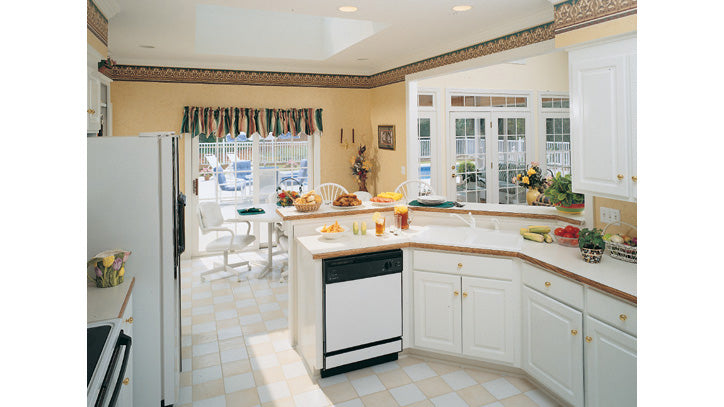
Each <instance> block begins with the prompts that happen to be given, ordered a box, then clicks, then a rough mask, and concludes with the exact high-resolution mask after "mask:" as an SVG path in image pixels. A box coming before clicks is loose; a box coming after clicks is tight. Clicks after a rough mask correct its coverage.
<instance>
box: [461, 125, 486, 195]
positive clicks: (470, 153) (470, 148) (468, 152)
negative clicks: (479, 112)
mask: <svg viewBox="0 0 724 407" xmlns="http://www.w3.org/2000/svg"><path fill="white" fill-rule="evenodd" d="M485 123H486V119H484V118H478V119H473V118H464V119H455V191H456V199H457V200H458V201H460V202H485V201H486V189H485V175H486V171H485V169H486V161H485V153H486V149H485V128H486V127H485Z"/></svg>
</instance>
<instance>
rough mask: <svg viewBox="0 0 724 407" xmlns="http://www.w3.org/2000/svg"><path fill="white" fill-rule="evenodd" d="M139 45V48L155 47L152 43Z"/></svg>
mask: <svg viewBox="0 0 724 407" xmlns="http://www.w3.org/2000/svg"><path fill="white" fill-rule="evenodd" d="M139 47H141V48H149V49H150V48H156V47H154V46H153V45H139Z"/></svg>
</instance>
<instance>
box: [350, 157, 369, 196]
mask: <svg viewBox="0 0 724 407" xmlns="http://www.w3.org/2000/svg"><path fill="white" fill-rule="evenodd" d="M365 151H367V147H365V146H360V147H359V149H358V150H357V155H355V156H354V157H352V159H351V160H350V162H351V163H352V175H354V176H355V178H356V179H357V185H358V188H359V190H360V191H367V176H368V175H369V172H370V163H369V161H367V159H366V158H365Z"/></svg>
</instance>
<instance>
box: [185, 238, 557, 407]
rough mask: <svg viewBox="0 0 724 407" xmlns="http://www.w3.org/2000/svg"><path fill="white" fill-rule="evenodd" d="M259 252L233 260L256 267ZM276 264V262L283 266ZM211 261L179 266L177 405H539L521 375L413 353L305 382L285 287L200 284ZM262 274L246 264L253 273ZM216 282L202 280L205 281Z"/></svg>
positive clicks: (273, 280)
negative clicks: (290, 336) (292, 339)
mask: <svg viewBox="0 0 724 407" xmlns="http://www.w3.org/2000/svg"><path fill="white" fill-rule="evenodd" d="M265 253H266V252H265V251H259V252H250V253H244V254H243V255H232V256H230V257H231V258H230V261H239V260H240V259H237V258H236V257H237V256H238V257H241V258H242V259H251V260H252V261H260V260H263V259H264V258H265ZM283 260H284V258H283V256H282V257H275V262H277V264H279V262H281V261H283ZM213 261H217V262H220V261H221V260H220V257H217V258H214V257H207V258H201V259H195V260H188V261H184V262H183V263H182V274H181V287H182V288H181V299H182V302H181V325H182V329H181V331H182V340H181V345H182V350H181V352H182V357H183V365H184V369H185V371H184V372H182V373H181V384H180V390H179V402H178V403H177V404H175V405H176V406H179V407H217V406H229V407H252V406H264V407H266V406H277V407H283V406H300V407H318V406H319V407H322V406H338V407H362V406H367V407H371V406H374V407H385V406H393V407H396V406H416V407H417V406H436V407H457V406H472V407H478V406H486V407H548V406H557V405H558V404H557V403H556V402H554V401H553V400H551V399H550V398H549V397H548V396H547V395H546V394H544V393H543V392H541V391H540V390H538V389H537V388H536V387H535V386H534V385H533V384H531V383H530V382H529V381H527V380H526V379H524V378H520V377H517V376H514V375H508V374H502V373H500V372H494V371H488V370H483V369H477V368H469V367H460V366H455V365H453V364H446V363H442V362H439V361H433V360H426V359H424V358H419V357H416V356H410V355H402V356H401V357H400V359H399V360H397V361H394V362H389V363H385V364H382V365H377V366H372V367H368V368H365V369H361V370H356V371H353V372H348V373H345V374H340V375H337V376H333V377H328V378H324V379H321V378H315V377H310V376H309V375H308V374H307V371H306V369H305V367H304V365H303V362H302V360H301V358H300V356H299V355H298V354H297V352H296V351H295V350H294V349H293V348H292V347H291V346H290V344H289V341H288V334H287V333H288V328H287V284H286V283H279V270H278V267H277V269H276V270H275V272H274V273H273V274H270V275H269V276H267V278H265V279H254V278H252V279H251V280H249V281H242V282H237V281H236V278H227V279H216V280H212V281H207V282H205V283H202V282H201V279H200V273H201V272H202V271H204V270H206V269H208V268H211V267H212V264H213ZM259 270H261V266H254V267H253V269H252V272H257V271H259ZM216 277H218V276H210V278H211V279H214V278H216Z"/></svg>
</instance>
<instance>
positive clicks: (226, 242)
mask: <svg viewBox="0 0 724 407" xmlns="http://www.w3.org/2000/svg"><path fill="white" fill-rule="evenodd" d="M197 213H198V217H199V227H200V228H201V232H202V233H203V234H207V233H210V232H223V233H224V234H226V233H228V236H227V235H225V236H221V237H218V238H216V239H214V240H212V241H211V242H209V243H208V244H207V245H206V251H208V252H211V253H215V252H223V254H224V262H223V263H222V264H218V263H214V267H213V268H212V269H211V270H207V271H204V272H202V273H201V281H206V280H205V277H206V276H207V275H209V274H213V273H218V272H220V271H225V272H227V273H228V274H227V275H225V276H223V277H221V278H228V277H231V276H233V275H234V274H236V279H237V281H241V275H242V274H243V273H242V272H241V271H238V270H235V268H237V267H241V266H244V265H246V266H248V271H247V274H248V273H249V272H251V263H249V262H248V261H242V262H239V263H231V264H230V263H229V253H230V252H238V251H241V250H243V249H244V248H245V247H247V246H249V245H250V244H252V243H254V240H256V237H254V236H253V235H251V234H250V232H251V223H249V222H243V223H246V224H247V231H246V235H237V234H235V233H234V231H233V230H231V229H230V228H227V227H223V226H222V225H223V224H224V216H223V215H222V214H221V207H219V204H217V203H216V202H199V209H198V212H197Z"/></svg>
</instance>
